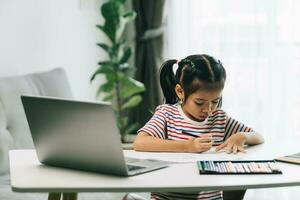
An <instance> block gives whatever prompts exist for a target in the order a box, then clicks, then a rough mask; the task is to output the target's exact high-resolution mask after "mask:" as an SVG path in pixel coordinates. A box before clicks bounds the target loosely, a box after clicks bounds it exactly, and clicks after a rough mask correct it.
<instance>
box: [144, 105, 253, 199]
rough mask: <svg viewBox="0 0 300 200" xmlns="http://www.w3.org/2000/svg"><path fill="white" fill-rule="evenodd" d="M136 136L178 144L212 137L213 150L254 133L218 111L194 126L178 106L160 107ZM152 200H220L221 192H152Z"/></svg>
mask: <svg viewBox="0 0 300 200" xmlns="http://www.w3.org/2000/svg"><path fill="white" fill-rule="evenodd" d="M138 132H146V133H148V134H149V135H151V136H153V137H157V138H161V139H166V140H181V141H184V140H188V139H190V138H192V137H197V136H201V135H202V134H206V133H212V139H213V146H216V145H219V144H221V143H223V142H224V141H225V140H226V139H227V138H228V137H230V136H231V135H232V134H235V133H237V132H253V130H252V129H251V128H249V127H246V126H245V125H244V124H242V123H240V122H238V121H236V120H235V119H233V118H231V117H229V116H228V115H227V114H226V113H225V112H224V111H223V110H221V109H217V110H215V111H213V113H212V114H211V115H210V116H208V117H207V118H206V119H205V120H204V121H203V122H197V121H194V120H191V119H190V118H188V117H187V116H186V115H185V114H184V112H183V110H182V108H181V106H180V105H179V104H174V105H170V104H163V105H160V106H158V107H157V108H156V110H155V113H154V115H153V116H152V118H151V119H150V120H149V121H148V122H147V123H146V124H145V126H144V127H142V128H141V129H140V130H139V131H138ZM192 135H194V136H192ZM151 199H159V200H161V199H202V200H203V199H206V200H208V199H209V200H211V199H222V191H203V192H189V193H177V192H176V193H174V192H168V193H158V192H154V193H152V194H151Z"/></svg>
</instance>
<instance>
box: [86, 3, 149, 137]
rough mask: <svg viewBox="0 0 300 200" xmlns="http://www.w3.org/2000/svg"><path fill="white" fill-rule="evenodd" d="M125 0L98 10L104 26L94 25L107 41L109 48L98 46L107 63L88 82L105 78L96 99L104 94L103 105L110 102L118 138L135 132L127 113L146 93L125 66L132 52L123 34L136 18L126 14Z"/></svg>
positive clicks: (100, 64) (103, 44) (129, 67)
mask: <svg viewBox="0 0 300 200" xmlns="http://www.w3.org/2000/svg"><path fill="white" fill-rule="evenodd" d="M125 1H126V0H109V1H107V2H106V3H104V4H102V6H101V14H102V16H103V17H104V24H103V25H97V28H99V29H100V30H101V31H102V32H103V33H104V34H105V35H106V36H107V37H108V38H109V40H110V44H105V43H98V44H97V45H98V46H99V47H101V48H102V49H103V50H104V51H105V52H106V53H107V54H108V59H107V60H104V61H100V62H99V63H98V65H99V67H98V69H97V70H96V71H95V72H94V73H93V75H92V77H91V82H92V81H93V80H94V79H95V77H96V76H98V75H104V76H105V78H106V81H105V83H104V84H102V85H100V86H99V88H98V91H97V94H96V96H97V97H99V96H100V94H104V96H103V95H102V96H103V97H102V100H103V101H110V102H112V105H113V107H114V110H115V114H116V117H117V122H118V124H117V125H118V128H119V129H120V133H121V138H122V141H123V142H124V137H125V135H127V134H128V133H131V132H133V131H135V130H136V129H137V128H138V124H137V123H134V124H129V123H128V116H127V113H128V110H129V109H130V108H133V107H135V106H137V105H138V104H139V103H140V102H141V101H142V97H141V95H140V94H141V93H142V92H144V91H145V87H144V85H143V83H141V82H138V81H136V80H134V79H133V78H131V77H130V73H132V69H133V67H132V66H130V65H129V64H128V60H129V58H130V56H131V53H132V49H131V47H130V46H129V42H128V39H126V38H124V36H123V33H124V30H125V27H126V24H127V23H129V22H131V21H133V20H134V19H135V17H136V13H135V12H134V11H125Z"/></svg>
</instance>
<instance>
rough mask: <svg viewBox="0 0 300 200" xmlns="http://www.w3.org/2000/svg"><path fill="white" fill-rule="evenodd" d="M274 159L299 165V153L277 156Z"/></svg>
mask: <svg viewBox="0 0 300 200" xmlns="http://www.w3.org/2000/svg"><path fill="white" fill-rule="evenodd" d="M275 160H276V161H280V162H288V163H293V164H299V165H300V153H296V154H291V155H287V156H283V157H279V158H276V159H275Z"/></svg>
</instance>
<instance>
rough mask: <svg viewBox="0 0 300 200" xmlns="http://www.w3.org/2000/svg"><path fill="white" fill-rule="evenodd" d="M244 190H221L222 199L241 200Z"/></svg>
mask: <svg viewBox="0 0 300 200" xmlns="http://www.w3.org/2000/svg"><path fill="white" fill-rule="evenodd" d="M245 193H246V190H232V191H227V190H225V191H223V200H243V199H244V196H245Z"/></svg>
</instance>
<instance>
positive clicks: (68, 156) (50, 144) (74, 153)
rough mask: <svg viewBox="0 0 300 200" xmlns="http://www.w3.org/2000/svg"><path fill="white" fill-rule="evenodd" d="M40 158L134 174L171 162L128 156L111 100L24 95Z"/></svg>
mask: <svg viewBox="0 0 300 200" xmlns="http://www.w3.org/2000/svg"><path fill="white" fill-rule="evenodd" d="M21 100H22V103H23V107H24V111H25V114H26V117H27V121H28V124H29V127H30V131H31V135H32V138H33V142H34V145H35V148H36V152H37V156H38V159H39V161H40V162H41V163H43V164H46V165H52V166H58V167H67V168H73V169H80V170H88V171H94V172H101V173H108V174H114V175H121V176H130V175H136V174H140V173H145V172H148V171H152V170H156V169H160V168H163V167H166V166H167V162H164V161H158V160H141V159H134V158H125V157H124V154H123V150H122V144H121V137H120V133H119V130H118V128H117V126H116V119H115V116H114V111H113V109H112V106H111V105H110V104H108V103H98V102H97V103H96V102H81V101H76V100H70V99H61V98H52V97H36V96H25V95H23V96H21Z"/></svg>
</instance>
